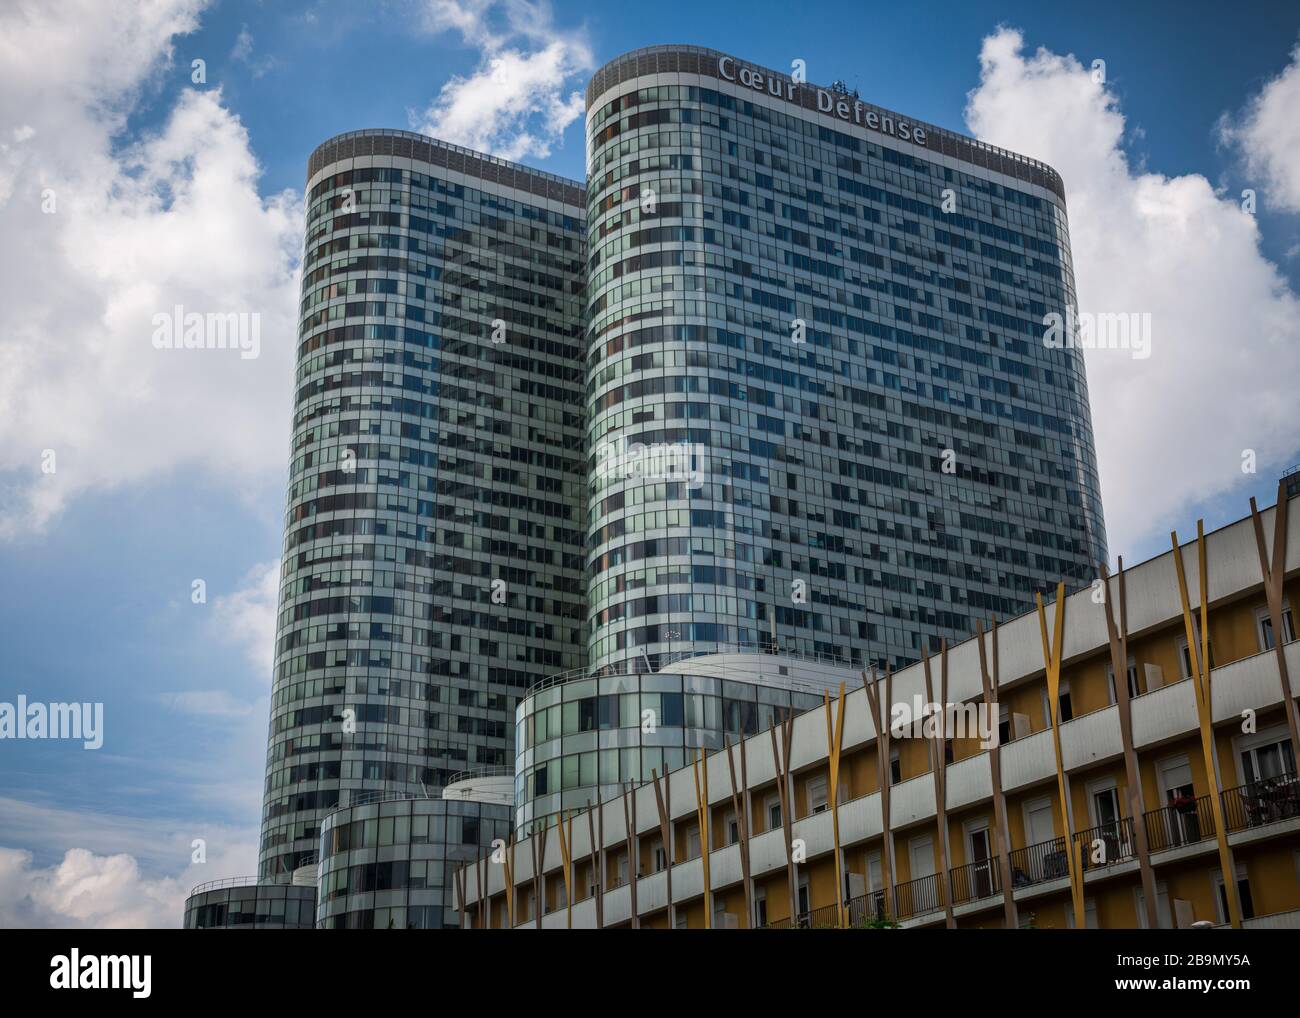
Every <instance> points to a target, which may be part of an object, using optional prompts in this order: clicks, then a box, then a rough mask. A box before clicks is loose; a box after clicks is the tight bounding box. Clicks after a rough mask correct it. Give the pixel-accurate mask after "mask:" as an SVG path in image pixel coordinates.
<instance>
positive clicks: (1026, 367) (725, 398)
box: [585, 46, 1106, 668]
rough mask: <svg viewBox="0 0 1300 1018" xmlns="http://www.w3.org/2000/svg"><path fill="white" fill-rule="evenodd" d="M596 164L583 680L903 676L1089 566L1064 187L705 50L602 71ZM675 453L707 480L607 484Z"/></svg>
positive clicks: (1086, 448) (591, 212) (1084, 407)
mask: <svg viewBox="0 0 1300 1018" xmlns="http://www.w3.org/2000/svg"><path fill="white" fill-rule="evenodd" d="M587 145H588V161H589V165H588V181H587V233H588V255H587V280H586V283H587V302H586V303H587V318H586V322H585V328H586V342H587V348H586V353H587V422H586V427H587V433H588V457H589V480H588V485H589V493H590V495H589V497H590V502H589V506H588V517H587V518H588V535H587V536H588V549H587V550H588V570H589V574H588V595H589V598H590V603H589V606H588V610H589V613H590V619H591V636H590V663H591V665H592V666H593V667H603V666H610V667H615V668H617V667H620V666H621V665H620V662H622V663H626V662H628V661H641V660H647V659H648V660H649V661H652V662H654V661H656V660H658V659H659V657H660V656H661V655H665V654H667V655H669V656H670V657H672V656H676V655H678V654H680V653H682V652H687V653H690V652H692V651H694V650H696V649H698V648H701V647H708V646H710V645H712V644H715V643H721V644H740V645H746V644H749V645H753V644H759V643H767V642H775V643H777V644H779V646H780V647H781V648H782V649H783V650H786V651H792V652H798V653H804V654H818V655H823V656H831V657H840V658H841V659H843V660H844V661H846V662H850V663H853V664H858V665H861V664H863V663H866V662H871V661H875V662H879V663H881V664H885V663H889V664H893V665H899V664H902V663H904V662H906V661H911V660H915V659H916V658H917V657H919V656H920V653H921V651H922V648H923V647H924V646H927V645H928V647H929V648H930V649H931V650H937V649H938V641H939V639H940V638H941V637H948V638H950V639H955V638H958V637H960V636H962V635H964V634H966V633H968V632H969V631H970V630H971V628H972V626H973V624H974V622H975V620H976V619H982V618H983V619H987V618H989V617H991V616H993V615H998V616H1003V617H1006V616H1008V615H1011V614H1015V613H1017V612H1019V611H1022V610H1024V609H1026V608H1027V607H1029V605H1030V603H1031V600H1032V596H1033V593H1034V591H1036V590H1040V589H1042V588H1043V586H1044V584H1045V583H1048V582H1054V581H1055V580H1056V579H1058V578H1061V577H1064V578H1066V579H1067V581H1070V582H1072V583H1074V584H1078V583H1081V582H1083V581H1085V580H1087V579H1090V578H1091V577H1092V576H1094V575H1095V567H1096V563H1097V562H1099V561H1103V560H1104V559H1105V556H1106V543H1105V536H1104V530H1103V522H1102V512H1101V501H1100V495H1099V489H1098V482H1097V468H1096V462H1095V457H1094V451H1093V440H1092V427H1091V421H1090V417H1089V408H1088V393H1087V385H1086V381H1085V378H1084V368H1083V358H1082V353H1081V351H1079V350H1077V349H1071V348H1066V349H1049V348H1047V347H1046V346H1045V344H1044V342H1043V319H1044V317H1045V316H1046V315H1047V314H1049V313H1053V312H1056V313H1059V314H1062V315H1064V314H1065V313H1066V309H1067V307H1070V306H1073V305H1074V304H1075V297H1074V275H1073V271H1072V267H1071V261H1070V247H1069V232H1068V226H1067V220H1066V211H1065V197H1064V194H1065V192H1064V188H1063V186H1062V183H1061V180H1060V178H1059V176H1058V175H1057V174H1056V173H1055V172H1054V171H1053V170H1052V169H1051V168H1050V167H1048V166H1045V165H1043V164H1041V163H1038V162H1035V161H1034V160H1032V159H1027V158H1025V157H1023V156H1019V155H1015V154H1013V153H1009V152H1004V151H1001V150H999V149H995V148H993V147H991V146H988V145H985V144H983V143H980V142H977V141H975V140H973V139H971V138H967V137H963V136H960V135H957V134H954V133H952V132H949V131H945V130H943V129H941V128H938V127H934V126H931V125H929V124H922V123H920V122H918V121H915V120H912V119H910V118H907V117H904V116H901V115H899V114H896V113H892V112H890V111H888V110H883V109H880V108H878V107H875V106H871V105H870V104H868V103H865V102H862V101H861V100H860V99H859V98H858V97H857V96H855V95H851V94H849V93H848V92H847V91H846V90H844V89H843V88H839V89H837V88H819V87H816V86H813V85H810V84H806V83H803V82H797V81H794V80H793V79H791V78H790V76H788V75H783V74H779V73H777V72H774V71H770V70H767V69H765V68H761V67H758V66H756V65H753V64H750V63H747V62H745V61H743V60H740V59H738V58H736V57H732V56H729V55H727V54H724V53H719V52H717V51H714V50H706V49H700V48H698V47H692V46H654V47H650V48H648V49H642V50H636V51H635V52H632V53H628V54H626V55H624V56H621V57H618V58H617V59H615V60H613V61H611V62H610V63H608V64H606V65H605V66H604V67H603V68H601V69H600V70H599V71H597V72H596V74H595V76H594V77H593V78H592V80H591V82H590V84H589V85H588V87H587ZM658 443H669V444H672V443H683V444H685V445H687V446H689V447H690V448H691V449H692V450H693V452H692V456H693V459H692V463H693V470H694V472H695V473H694V476H693V477H692V478H691V479H690V480H681V479H670V480H668V481H665V480H663V479H651V480H647V479H645V477H644V476H643V475H642V474H640V473H638V472H636V471H634V470H621V469H619V470H608V469H607V470H599V469H598V468H599V466H600V464H601V462H602V460H603V459H608V460H609V461H610V462H614V461H615V460H616V458H617V456H618V455H619V454H620V453H621V452H622V451H623V450H626V449H629V448H638V449H640V448H653V447H654V446H655V445H656V444H658ZM611 449H612V450H613V454H612V455H611V454H610V452H609V450H611ZM773 615H774V616H775V620H774V621H775V625H773ZM773 634H775V640H773Z"/></svg>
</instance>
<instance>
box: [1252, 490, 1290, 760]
mask: <svg viewBox="0 0 1300 1018" xmlns="http://www.w3.org/2000/svg"><path fill="white" fill-rule="evenodd" d="M1289 508H1290V500H1289V499H1288V498H1287V497H1286V485H1285V484H1284V483H1283V482H1281V481H1279V482H1278V485H1277V505H1276V506H1274V508H1273V564H1272V565H1271V566H1270V565H1269V561H1268V550H1267V546H1266V543H1265V540H1264V522H1263V520H1262V519H1261V518H1260V515H1259V509H1258V508H1256V506H1255V499H1254V498H1253V497H1252V498H1251V500H1250V518H1251V521H1252V522H1253V523H1254V524H1255V544H1256V545H1257V546H1258V548H1259V570H1260V572H1261V573H1262V574H1263V577H1264V595H1265V597H1266V598H1267V599H1268V617H1269V620H1270V621H1271V622H1272V625H1273V653H1274V655H1275V656H1276V658H1277V673H1278V676H1279V677H1280V678H1281V680H1282V700H1283V702H1284V703H1285V704H1286V724H1287V728H1288V729H1290V732H1291V756H1292V757H1293V758H1294V759H1295V761H1296V766H1297V767H1300V719H1297V717H1296V702H1295V693H1294V692H1293V691H1292V689H1291V673H1290V672H1289V671H1288V670H1287V666H1286V630H1285V629H1284V628H1283V627H1282V583H1283V581H1284V580H1285V579H1286V522H1287V510H1288V509H1289ZM1298 610H1300V605H1293V606H1292V609H1291V619H1292V621H1293V622H1294V620H1295V618H1296V613H1297V611H1298Z"/></svg>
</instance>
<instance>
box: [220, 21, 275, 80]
mask: <svg viewBox="0 0 1300 1018" xmlns="http://www.w3.org/2000/svg"><path fill="white" fill-rule="evenodd" d="M230 59H231V60H235V61H238V62H239V63H241V64H243V65H245V66H246V67H247V68H248V70H249V73H251V74H252V75H253V77H254V78H260V77H262V76H263V75H264V74H266V73H267V72H268V71H270V70H271V69H273V68H274V67H275V60H274V59H273V58H271V57H257V56H254V55H253V33H252V32H250V31H249V30H248V26H247V25H245V26H244V27H243V28H241V29H240V30H239V35H237V36H236V37H235V45H234V47H233V48H232V49H231V51H230Z"/></svg>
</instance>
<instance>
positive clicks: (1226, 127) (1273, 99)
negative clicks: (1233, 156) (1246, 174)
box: [1220, 43, 1300, 212]
mask: <svg viewBox="0 0 1300 1018" xmlns="http://www.w3.org/2000/svg"><path fill="white" fill-rule="evenodd" d="M1220 128H1221V136H1222V137H1223V139H1224V141H1226V142H1228V143H1230V144H1234V145H1236V146H1238V148H1239V149H1240V151H1241V154H1242V155H1243V157H1244V158H1245V161H1246V167H1247V169H1248V170H1250V172H1251V173H1254V174H1257V175H1258V176H1259V177H1260V179H1261V180H1262V181H1263V184H1264V188H1265V190H1266V192H1267V195H1268V199H1269V202H1270V204H1271V205H1273V206H1275V207H1277V208H1280V209H1284V210H1286V211H1288V212H1300V43H1297V44H1296V47H1295V49H1293V50H1292V51H1291V62H1290V63H1289V64H1287V66H1286V68H1285V69H1284V70H1283V71H1282V73H1281V74H1279V75H1278V76H1277V77H1276V78H1273V79H1272V80H1271V81H1269V82H1268V84H1266V85H1265V86H1264V87H1263V88H1262V89H1261V90H1260V92H1259V94H1258V95H1256V96H1254V97H1253V98H1252V99H1251V101H1250V102H1249V103H1248V104H1247V106H1246V109H1245V111H1244V113H1243V115H1242V117H1241V118H1240V120H1239V121H1236V122H1234V121H1233V120H1232V119H1230V118H1226V117H1225V118H1224V120H1223V121H1221V123H1220Z"/></svg>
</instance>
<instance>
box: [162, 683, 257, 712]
mask: <svg viewBox="0 0 1300 1018" xmlns="http://www.w3.org/2000/svg"><path fill="white" fill-rule="evenodd" d="M162 702H163V703H164V704H165V705H166V706H167V707H169V708H170V709H172V710H175V711H179V712H180V713H182V714H189V715H191V716H193V717H201V718H241V719H242V718H249V717H253V716H255V715H259V712H258V710H257V708H258V706H259V705H262V706H264V705H265V701H257V700H251V701H248V700H240V699H237V698H236V697H234V696H232V695H231V694H230V692H229V691H228V690H225V689H191V690H186V691H184V692H180V693H163V694H162ZM259 716H260V715H259Z"/></svg>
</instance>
